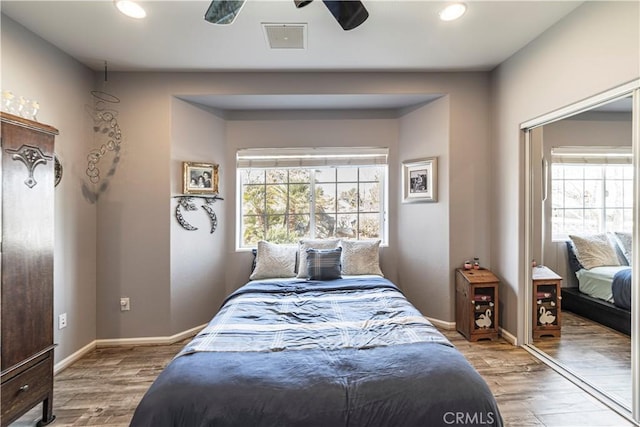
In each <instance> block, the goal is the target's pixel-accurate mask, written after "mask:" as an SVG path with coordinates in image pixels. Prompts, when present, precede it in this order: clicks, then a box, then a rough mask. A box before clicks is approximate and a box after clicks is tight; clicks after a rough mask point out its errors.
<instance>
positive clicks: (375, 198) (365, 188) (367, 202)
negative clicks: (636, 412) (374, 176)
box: [360, 183, 380, 212]
mask: <svg viewBox="0 0 640 427" xmlns="http://www.w3.org/2000/svg"><path fill="white" fill-rule="evenodd" d="M360 212H380V185H379V184H378V183H375V184H360Z"/></svg>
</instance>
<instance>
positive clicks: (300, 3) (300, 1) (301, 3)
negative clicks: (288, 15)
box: [293, 0, 313, 9]
mask: <svg viewBox="0 0 640 427" xmlns="http://www.w3.org/2000/svg"><path fill="white" fill-rule="evenodd" d="M312 1H313V0H293V3H295V5H296V7H297V8H298V9H300V8H301V7H305V6H306V5H308V4H309V3H311V2H312Z"/></svg>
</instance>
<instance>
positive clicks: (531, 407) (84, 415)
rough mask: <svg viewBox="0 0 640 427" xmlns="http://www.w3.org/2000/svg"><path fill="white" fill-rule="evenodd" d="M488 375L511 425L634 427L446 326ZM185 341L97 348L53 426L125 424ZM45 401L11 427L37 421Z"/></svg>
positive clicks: (497, 348)
mask: <svg viewBox="0 0 640 427" xmlns="http://www.w3.org/2000/svg"><path fill="white" fill-rule="evenodd" d="M443 332H444V334H445V335H446V336H447V338H449V340H451V342H452V343H453V344H454V345H455V346H456V347H457V348H458V349H459V350H460V351H461V352H462V353H463V354H464V355H465V356H466V357H467V359H468V360H469V361H470V362H471V364H472V365H473V366H474V367H475V368H476V369H477V370H478V371H479V372H480V374H481V375H482V376H483V377H484V378H485V380H486V381H487V383H488V384H489V387H490V388H491V390H492V391H493V393H494V395H495V396H496V399H497V401H498V405H499V406H500V410H501V413H502V416H503V418H504V421H505V425H506V426H517V427H520V426H629V425H632V424H631V423H629V422H628V421H626V420H625V419H624V418H622V417H620V416H619V415H617V414H616V413H614V412H613V411H611V410H609V409H607V408H606V407H605V406H604V405H603V404H601V403H600V402H598V401H597V400H596V399H594V398H592V397H591V396H589V395H588V394H587V393H585V392H584V391H582V390H581V389H579V388H578V387H577V386H575V385H573V384H572V383H570V382H569V381H568V380H566V379H564V378H563V377H562V376H560V375H559V374H557V373H556V372H555V371H553V370H552V369H550V368H548V367H547V366H546V365H544V364H542V363H541V362H539V361H538V360H537V359H535V358H534V357H533V356H531V355H530V354H529V353H528V352H527V351H525V350H524V349H522V348H519V347H514V346H512V345H511V344H509V343H507V342H506V341H504V340H502V339H499V340H497V341H495V342H494V341H480V342H476V343H470V342H468V341H466V340H465V339H464V338H463V337H462V336H461V335H460V334H458V333H457V332H455V331H443ZM184 344H185V341H183V342H180V343H175V344H172V345H163V346H139V347H114V348H99V349H96V350H94V351H92V352H91V353H89V354H88V355H86V356H85V357H83V358H82V359H80V360H79V361H78V362H76V363H74V364H73V365H72V366H70V367H69V368H67V369H65V370H64V371H62V372H60V373H59V374H58V375H56V377H55V380H54V382H55V385H54V399H53V404H54V414H55V415H56V417H57V419H56V421H55V423H54V424H52V426H54V427H60V426H88V425H95V426H98V425H100V426H127V425H128V424H129V421H130V419H131V417H132V415H133V411H134V409H135V407H136V405H137V404H138V402H139V401H140V399H141V398H142V395H143V394H144V393H145V391H146V390H147V388H148V387H149V386H150V385H151V383H152V382H153V380H154V379H155V378H156V376H157V375H158V373H159V372H160V371H161V370H162V369H163V368H164V367H165V366H166V364H167V363H169V361H170V360H171V359H172V357H173V356H174V355H175V354H176V353H177V352H178V351H179V350H180V349H181V348H182V346H183V345H184ZM40 412H41V408H40V406H38V407H36V408H34V410H32V411H30V412H29V413H27V414H26V415H25V416H24V417H22V418H21V419H20V420H18V421H16V422H15V423H14V424H12V426H11V427H27V426H29V427H31V426H34V425H35V423H36V422H37V421H38V420H39V419H40Z"/></svg>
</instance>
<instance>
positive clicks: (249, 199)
mask: <svg viewBox="0 0 640 427" xmlns="http://www.w3.org/2000/svg"><path fill="white" fill-rule="evenodd" d="M264 210H265V187H264V185H245V186H244V194H243V195H242V214H243V215H259V214H262V213H264Z"/></svg>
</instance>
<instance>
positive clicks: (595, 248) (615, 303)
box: [530, 97, 634, 408]
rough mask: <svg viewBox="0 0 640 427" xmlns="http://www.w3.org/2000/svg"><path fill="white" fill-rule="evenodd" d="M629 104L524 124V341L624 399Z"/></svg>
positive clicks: (628, 380) (627, 387)
mask: <svg viewBox="0 0 640 427" xmlns="http://www.w3.org/2000/svg"><path fill="white" fill-rule="evenodd" d="M631 106H632V102H631V97H625V98H622V99H619V100H616V101H614V102H610V103H608V104H606V105H603V106H600V107H597V108H594V109H591V110H589V111H587V112H583V113H581V114H578V115H575V116H572V117H569V118H565V119H563V120H559V121H556V122H553V123H549V124H546V125H544V126H540V127H538V128H535V129H533V130H532V133H531V147H532V156H531V162H532V164H531V170H532V174H533V175H532V176H533V182H534V185H533V191H532V198H533V200H532V204H531V206H532V207H533V212H532V220H533V224H532V232H533V239H532V253H533V254H534V256H535V257H536V259H534V260H532V272H533V274H532V279H533V280H532V289H531V294H530V295H531V300H532V301H531V304H532V306H531V307H532V319H531V322H532V323H531V330H532V335H533V344H534V345H535V347H537V348H538V349H539V350H541V351H543V352H545V353H546V354H547V355H549V356H551V357H553V358H554V359H555V360H556V361H558V362H559V363H560V364H561V365H563V366H564V367H565V368H566V369H568V370H570V371H572V372H573V373H575V374H577V375H578V376H580V377H581V378H582V379H584V380H585V381H587V382H589V383H590V384H592V385H593V386H595V387H596V388H598V389H600V390H601V391H603V392H604V393H606V394H608V395H609V396H610V397H611V398H613V399H614V400H616V401H618V402H619V403H621V404H623V405H624V406H626V407H628V408H631V403H632V392H631V389H632V376H631V338H630V333H631V332H630V329H631V247H632V245H631V239H632V237H631V236H632V228H633V220H632V214H633V206H634V200H633V174H634V171H633V165H632V151H631V148H632V147H631V146H632V116H631ZM536 183H539V184H536Z"/></svg>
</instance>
